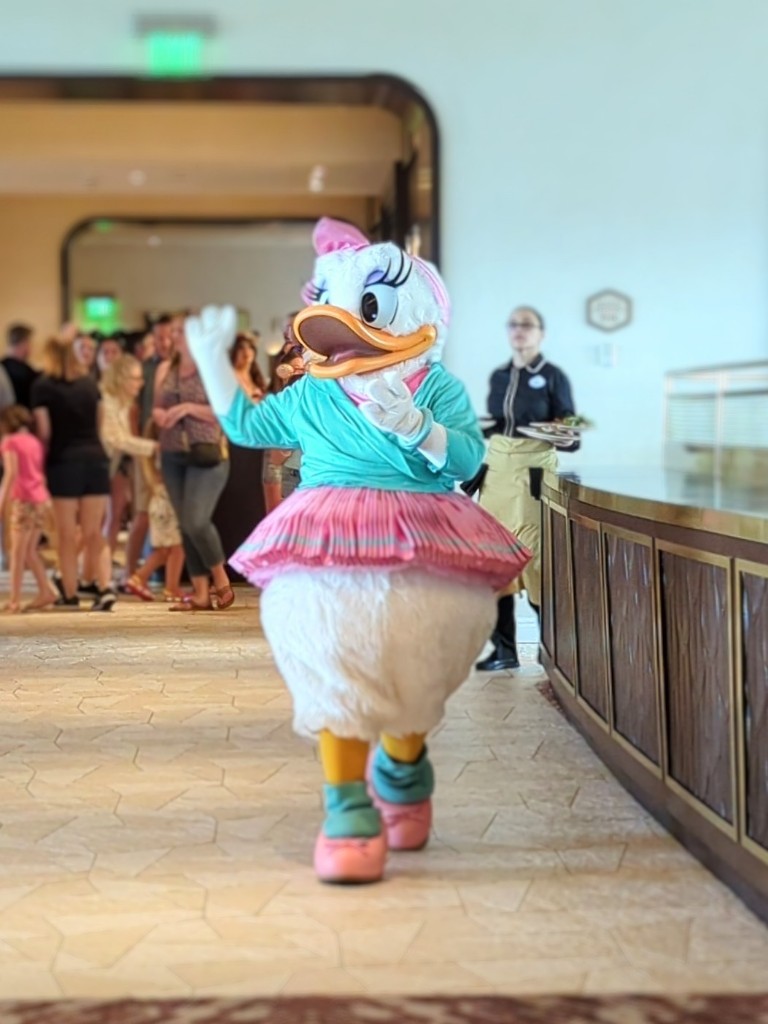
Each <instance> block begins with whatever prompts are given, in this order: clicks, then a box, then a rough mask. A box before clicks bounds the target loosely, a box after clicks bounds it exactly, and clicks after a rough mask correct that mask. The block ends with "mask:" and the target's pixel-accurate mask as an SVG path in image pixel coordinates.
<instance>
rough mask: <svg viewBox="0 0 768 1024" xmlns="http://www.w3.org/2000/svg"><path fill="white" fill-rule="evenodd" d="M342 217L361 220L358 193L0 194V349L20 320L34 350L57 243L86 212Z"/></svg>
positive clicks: (54, 288) (52, 322)
mask: <svg viewBox="0 0 768 1024" xmlns="http://www.w3.org/2000/svg"><path fill="white" fill-rule="evenodd" d="M119 215H123V216H142V215H149V216H158V217H162V216H173V217H184V216H190V217H217V216H220V217H239V216H243V217H251V216H252V217H262V216H263V217H272V218H279V217H281V216H294V217H311V218H315V217H319V216H322V215H330V216H338V217H346V218H348V219H349V220H353V221H356V222H358V223H361V224H364V223H365V222H366V219H367V204H366V201H365V200H359V199H358V200H347V199H341V198H333V197H331V196H326V197H324V198H322V199H319V200H318V199H316V198H315V197H314V196H308V197H306V198H298V197H292V198H290V199H288V200H286V199H281V198H279V197H270V198H266V199H259V198H257V197H254V198H252V199H251V198H248V197H243V196H238V197H226V196H225V197H221V198H216V197H206V198H204V199H194V198H188V197H185V198H183V199H182V198H179V197H166V196H152V197H150V196H146V197H143V198H137V197H134V196H116V197H114V198H110V197H109V196H85V195H84V196H67V197H51V198H32V197H26V196H24V197H21V196H3V197H2V198H0V238H1V239H2V262H1V263H0V331H2V332H3V333H2V341H0V351H4V350H5V336H4V331H5V326H6V325H7V324H8V323H10V322H11V321H12V320H23V321H26V322H28V323H30V324H32V325H34V327H35V328H36V330H37V351H39V348H40V345H41V343H42V341H43V340H44V338H45V337H46V336H47V335H48V334H49V333H50V332H51V331H53V330H55V329H56V327H57V326H58V325H59V323H60V307H61V289H60V276H59V275H60V271H59V258H60V255H59V254H60V248H61V243H62V241H63V239H64V237H65V236H66V234H67V233H68V232H69V230H70V229H71V228H72V227H73V226H74V225H75V224H76V223H77V222H78V221H82V220H84V219H87V218H89V217H102V216H103V217H108V216H112V217H116V216H119Z"/></svg>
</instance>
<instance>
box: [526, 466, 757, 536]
mask: <svg viewBox="0 0 768 1024" xmlns="http://www.w3.org/2000/svg"><path fill="white" fill-rule="evenodd" d="M543 488H544V489H545V490H546V491H547V497H548V498H549V500H550V504H553V503H554V501H556V500H557V499H558V498H559V499H560V500H561V501H562V499H563V497H566V498H571V499H573V500H576V501H580V502H582V503H583V504H585V505H592V506H594V507H595V508H601V509H605V510H606V511H607V512H617V513H620V514H621V515H627V516H634V517H636V518H638V519H648V520H650V521H652V522H657V523H665V524H667V525H669V526H677V527H681V528H682V529H686V530H703V531H704V532H705V533H714V534H718V535H720V536H724V537H734V538H736V539H737V540H748V541H756V542H757V543H761V544H768V510H767V511H766V516H765V518H761V517H760V516H759V515H748V514H747V513H745V512H728V511H726V510H724V509H708V508H697V507H696V506H694V505H682V504H677V503H675V502H665V501H655V500H653V499H650V498H635V497H632V496H631V495H628V494H616V493H614V492H612V491H607V490H602V489H600V488H596V487H589V486H587V485H586V484H581V483H577V482H576V481H575V480H569V479H568V478H567V477H561V476H558V475H557V473H553V472H552V470H545V471H544V483H543Z"/></svg>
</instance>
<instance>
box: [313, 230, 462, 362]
mask: <svg viewBox="0 0 768 1024" xmlns="http://www.w3.org/2000/svg"><path fill="white" fill-rule="evenodd" d="M428 275H432V276H433V278H434V280H436V281H438V282H439V278H438V276H437V271H436V270H434V269H433V268H432V267H431V266H429V265H428V264H425V263H423V262H422V261H419V260H414V259H412V258H411V257H410V256H408V255H407V253H405V252H403V250H402V249H400V248H398V246H396V245H394V244H393V243H392V242H383V243H381V244H377V245H369V246H365V247H362V248H353V247H351V246H350V247H346V248H341V249H338V250H336V251H334V252H329V253H327V254H325V255H321V256H319V257H318V259H317V261H316V263H315V274H314V277H313V281H312V285H311V288H310V295H311V299H312V305H310V306H308V307H307V308H306V309H304V310H302V312H301V313H299V315H298V316H297V317H296V319H295V320H294V323H293V329H294V332H295V334H296V337H297V338H298V339H299V341H300V342H301V344H302V345H304V346H305V348H306V349H307V350H308V351H309V353H310V355H311V356H315V357H320V358H319V359H318V360H317V361H315V360H313V361H312V362H311V363H310V366H309V372H310V373H311V374H312V375H313V376H316V377H346V376H349V375H351V374H361V373H370V372H371V371H373V370H379V369H382V368H384V367H387V366H395V365H397V364H399V363H403V362H405V361H409V362H410V361H411V360H413V359H419V358H420V357H423V358H421V361H423V362H426V361H428V360H432V359H436V358H438V356H439V348H440V347H441V345H440V344H438V343H441V342H442V336H443V333H444V329H445V325H444V320H445V318H446V310H445V308H441V305H440V303H439V301H438V298H437V296H436V294H435V290H434V287H433V284H432V282H430V280H429V276H428ZM440 286H442V283H441V282H440Z"/></svg>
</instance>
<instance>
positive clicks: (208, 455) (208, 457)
mask: <svg viewBox="0 0 768 1024" xmlns="http://www.w3.org/2000/svg"><path fill="white" fill-rule="evenodd" d="M180 376H181V375H180V373H179V367H178V366H176V394H177V396H178V399H179V401H181V381H180ZM184 419H186V417H184ZM182 423H183V420H182ZM181 436H182V439H183V442H184V449H185V451H186V452H187V458H188V461H189V465H190V466H195V467H196V468H197V469H213V468H214V466H218V464H219V463H220V462H222V461H223V459H224V451H223V446H222V443H221V442H220V441H192V442H191V443H190V440H189V437H188V436H187V431H186V428H185V427H184V426H182V428H181Z"/></svg>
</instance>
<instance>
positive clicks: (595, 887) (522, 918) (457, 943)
mask: <svg viewBox="0 0 768 1024" xmlns="http://www.w3.org/2000/svg"><path fill="white" fill-rule="evenodd" d="M3 589H4V588H3V586H2V581H0V592H2V591H3ZM533 628H534V627H533V624H532V623H531V622H530V621H526V620H524V621H523V623H522V629H521V633H522V638H523V640H527V641H530V640H532V639H533V632H532V630H533ZM525 657H526V664H525V665H524V670H523V672H522V673H520V674H517V675H516V676H512V675H500V676H494V677H491V678H488V677H479V676H474V677H472V678H471V679H470V680H469V681H468V682H467V684H466V685H465V686H464V687H463V689H462V690H461V691H460V692H459V694H458V695H457V696H456V697H455V698H454V700H453V701H452V704H451V707H450V713H449V715H448V718H447V720H446V721H445V723H444V725H443V726H442V728H441V729H440V730H439V731H438V732H437V734H436V735H435V736H434V737H433V738H432V741H431V750H432V753H433V756H434V760H435V763H436V767H437V775H438V780H439V782H438V784H439V789H438V792H437V796H436V816H435V834H434V837H433V840H432V842H431V843H430V846H429V847H428V848H427V850H425V851H423V852H422V853H419V854H400V855H396V856H393V857H392V858H391V863H390V869H389V877H388V880H387V881H386V882H385V883H384V884H382V885H379V886H375V887H366V888H346V889H345V888H324V887H323V886H321V885H319V884H318V883H317V882H316V881H315V880H314V878H313V875H312V871H311V867H310V863H311V854H312V845H313V839H314V834H315V831H316V829H317V827H318V825H319V823H320V800H319V795H318V784H319V771H318V765H317V761H316V758H315V755H314V752H313V750H312V748H311V747H310V746H308V745H306V744H305V743H304V742H303V741H300V740H298V739H297V738H295V737H294V736H293V734H292V732H291V725H290V707H289V701H288V698H287V696H286V694H285V692H284V691H283V688H282V685H281V683H280V680H279V678H278V677H277V675H276V673H275V670H274V667H273V665H272V661H271V658H270V653H269V649H268V647H267V644H266V643H265V641H264V639H263V637H262V635H261V633H260V630H259V620H258V609H257V599H256V596H255V594H254V593H253V592H252V591H245V590H241V591H239V592H238V603H237V605H236V606H235V607H234V608H233V609H232V610H231V611H229V612H226V613H220V614H218V613H217V614H208V615H206V614H200V615H196V616H179V615H171V614H169V613H168V612H167V610H166V608H165V607H164V606H162V605H159V604H158V605H149V606H147V605H141V604H137V603H135V602H131V601H123V602H121V603H120V604H119V605H118V607H117V608H116V610H115V611H114V612H113V613H112V614H110V615H104V614H94V613H89V612H81V613H62V612H59V613H56V612H47V613H42V614H37V615H23V616H2V617H0V723H1V724H0V998H11V997H32V996H35V997H38V998H40V997H42V998H46V997H50V998H55V997H62V996H66V997H75V996H78V997H118V996H123V995H133V996H150V995H152V996H155V995H166V996H171V995H188V994H198V995H203V994H205V995H268V994H274V993H284V994H301V993H354V992H367V993H375V994H382V993H385V994H393V993H400V994H428V993H450V992H456V991H462V992H484V993H507V994H528V993H537V992H545V993H561V992H562V993H599V992H614V991H634V992H664V991H700V992H710V991H723V992H725V991H734V990H746V991H748V990H759V989H765V988H766V986H767V985H768V929H766V928H765V927H764V926H763V925H761V924H760V923H759V922H758V921H757V920H756V919H755V918H753V917H752V916H751V915H750V914H749V912H748V911H747V910H745V909H744V908H743V906H742V905H741V904H740V903H739V901H738V900H737V899H736V898H735V897H733V896H732V895H731V894H730V893H729V892H728V891H727V890H726V889H725V888H723V887H722V886H721V885H720V884H719V883H718V882H716V881H715V880H714V879H713V878H712V877H711V876H710V875H709V874H708V873H707V872H706V871H705V870H704V869H703V868H701V867H700V866H699V865H698V864H697V862H696V861H694V860H693V859H692V858H691V857H689V856H688V855H687V854H686V853H685V852H684V851H683V850H682V849H681V848H680V847H679V846H678V845H677V844H676V843H675V842H674V841H673V840H672V839H671V838H670V837H669V836H667V835H666V834H665V832H664V831H663V830H662V829H661V828H660V827H659V826H658V825H656V824H655V822H654V821H653V820H652V819H651V818H650V817H649V816H648V815H647V814H646V813H645V812H644V811H643V810H642V809H641V808H640V807H639V806H638V805H637V804H636V803H635V802H634V801H633V800H632V799H631V798H630V797H629V796H628V795H627V794H626V793H625V792H624V791H623V790H622V789H621V788H620V787H619V786H618V784H616V783H615V782H614V781H613V780H612V779H611V777H610V775H609V773H608V772H607V771H606V770H605V769H604V768H603V766H602V765H601V763H600V762H599V761H598V760H597V759H596V758H595V757H594V756H593V754H592V753H591V752H590V751H589V750H588V748H587V747H586V745H585V744H584V743H583V742H582V740H581V739H580V737H579V736H578V735H577V734H576V733H575V732H574V731H573V730H572V729H571V728H570V727H569V725H568V724H567V723H566V721H565V720H564V719H563V718H562V717H561V715H560V714H559V713H558V712H557V711H556V710H555V709H554V708H552V707H551V706H550V705H549V704H548V703H547V702H546V701H545V700H544V699H543V698H542V697H541V695H540V693H539V692H538V690H537V688H536V683H537V681H539V680H540V678H541V677H539V676H537V669H536V667H535V665H534V663H533V657H534V648H533V646H532V645H530V644H529V645H526V646H525Z"/></svg>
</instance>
